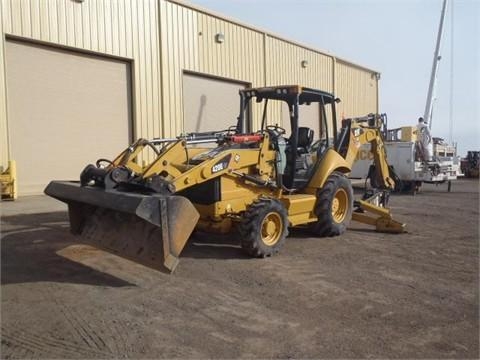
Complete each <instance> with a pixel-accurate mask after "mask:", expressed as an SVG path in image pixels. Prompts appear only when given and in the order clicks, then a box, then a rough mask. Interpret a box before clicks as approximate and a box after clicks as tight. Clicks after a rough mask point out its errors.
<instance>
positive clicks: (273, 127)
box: [265, 125, 287, 136]
mask: <svg viewBox="0 0 480 360" xmlns="http://www.w3.org/2000/svg"><path fill="white" fill-rule="evenodd" d="M265 128H266V129H267V130H270V131H274V132H275V133H276V134H277V135H278V136H280V135H285V133H286V132H287V131H286V130H285V129H284V128H282V127H280V126H278V125H267V126H266V127H265Z"/></svg>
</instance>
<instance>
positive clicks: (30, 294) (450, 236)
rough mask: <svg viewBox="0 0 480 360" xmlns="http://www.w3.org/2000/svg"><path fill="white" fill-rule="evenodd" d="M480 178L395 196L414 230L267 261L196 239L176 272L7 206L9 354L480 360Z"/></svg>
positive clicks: (293, 251) (52, 218)
mask: <svg viewBox="0 0 480 360" xmlns="http://www.w3.org/2000/svg"><path fill="white" fill-rule="evenodd" d="M478 194H479V183H478V181H473V180H459V181H457V182H455V183H454V184H453V188H452V192H451V193H448V192H447V191H446V185H443V186H439V187H435V186H432V185H424V186H423V187H422V190H421V193H419V194H417V195H416V196H410V195H395V196H392V198H391V201H390V205H391V207H392V211H393V213H394V215H395V217H396V218H397V219H398V220H400V221H403V222H406V223H407V224H408V233H406V234H402V235H389V234H379V233H375V232H373V231H371V230H368V229H366V228H365V227H363V226H358V225H355V224H352V226H351V228H350V229H349V231H348V232H347V233H346V234H344V235H343V236H341V237H337V238H326V239H316V238H311V237H309V235H308V234H307V233H306V232H304V231H302V230H295V231H291V236H290V237H289V239H288V241H287V244H286V246H285V247H284V248H283V249H282V252H281V253H280V254H279V255H278V256H276V257H273V258H270V259H265V260H259V259H250V258H248V257H246V256H244V255H243V253H242V252H241V250H240V248H239V247H238V245H237V244H235V243H233V242H232V241H231V240H229V239H228V238H214V237H205V236H198V235H197V236H194V237H192V238H191V239H190V241H189V243H188V246H187V248H186V249H185V251H184V252H183V254H182V257H181V262H180V265H179V266H178V268H177V271H176V272H175V274H173V275H167V274H163V273H159V272H157V271H154V270H151V269H148V268H145V267H142V266H141V265H137V264H135V263H132V262H130V261H127V260H124V259H121V258H119V257H116V256H114V255H110V254H107V253H105V252H103V251H100V250H97V249H94V248H91V247H88V246H85V245H78V244H75V242H74V240H75V239H74V238H73V237H72V236H71V235H70V234H69V232H68V222H67V215H66V213H65V209H64V207H63V205H59V203H56V202H54V201H53V200H51V199H47V198H45V197H32V198H23V199H20V200H19V201H17V202H15V203H2V205H1V206H2V214H3V215H2V240H1V261H2V262H1V290H2V292H1V315H2V319H1V325H2V327H1V331H2V332H1V344H2V345H1V357H2V358H3V359H9V358H182V359H188V358H462V359H464V358H478V357H479V271H478V270H479V268H478V262H479V197H478Z"/></svg>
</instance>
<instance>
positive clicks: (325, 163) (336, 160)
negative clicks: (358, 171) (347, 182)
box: [307, 149, 352, 192]
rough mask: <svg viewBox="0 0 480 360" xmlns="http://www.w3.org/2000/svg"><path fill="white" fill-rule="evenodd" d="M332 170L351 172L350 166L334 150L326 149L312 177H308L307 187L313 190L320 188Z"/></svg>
mask: <svg viewBox="0 0 480 360" xmlns="http://www.w3.org/2000/svg"><path fill="white" fill-rule="evenodd" d="M334 171H339V172H341V173H344V174H345V173H349V172H351V171H352V167H351V166H350V164H349V163H348V162H347V161H345V159H344V158H343V157H342V156H341V155H340V154H338V153H337V152H336V151H335V150H333V149H328V150H327V152H326V153H325V155H324V156H323V158H322V160H321V161H320V164H319V165H318V167H317V168H316V170H315V172H314V174H313V176H312V178H311V179H310V182H309V183H308V186H307V189H311V190H312V191H314V192H315V191H316V189H319V188H321V187H322V186H323V184H325V181H327V178H328V177H329V176H330V175H331V174H332V172H334ZM309 192H310V191H309Z"/></svg>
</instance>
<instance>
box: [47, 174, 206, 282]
mask: <svg viewBox="0 0 480 360" xmlns="http://www.w3.org/2000/svg"><path fill="white" fill-rule="evenodd" d="M45 194H47V195H49V196H51V197H54V198H56V199H58V200H60V201H63V202H65V203H67V204H68V213H69V217H70V229H71V232H72V233H73V234H75V235H80V236H81V238H82V239H83V242H85V243H87V244H89V245H93V246H95V247H99V248H102V249H105V250H107V251H109V252H111V253H114V254H116V255H119V256H122V257H125V258H128V259H130V260H133V261H135V262H138V263H141V264H143V265H146V266H149V267H152V268H154V269H157V270H164V268H166V269H168V270H169V271H170V272H173V271H174V270H175V267H176V266H177V264H178V261H179V260H178V257H179V255H180V253H181V252H182V250H183V248H184V246H185V244H186V242H187V240H188V238H189V237H190V235H191V233H192V231H193V229H194V228H195V225H196V224H197V221H198V219H199V217H200V215H199V213H198V212H197V210H196V209H195V207H194V206H193V205H192V203H191V202H190V201H189V200H188V199H187V198H185V197H182V196H163V195H156V194H154V195H143V194H137V193H132V192H122V191H117V190H104V189H101V188H94V187H82V186H80V184H79V183H77V182H67V181H52V182H50V184H48V186H47V187H46V189H45Z"/></svg>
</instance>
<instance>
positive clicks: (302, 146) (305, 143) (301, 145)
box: [297, 127, 315, 155]
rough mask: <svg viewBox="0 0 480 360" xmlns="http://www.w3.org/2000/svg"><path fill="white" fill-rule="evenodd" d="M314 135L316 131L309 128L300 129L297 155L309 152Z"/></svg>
mask: <svg viewBox="0 0 480 360" xmlns="http://www.w3.org/2000/svg"><path fill="white" fill-rule="evenodd" d="M314 134H315V133H314V131H313V130H312V129H310V128H308V127H299V128H298V142H297V155H301V154H306V153H308V152H309V150H310V146H311V145H312V142H313V136H314Z"/></svg>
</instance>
